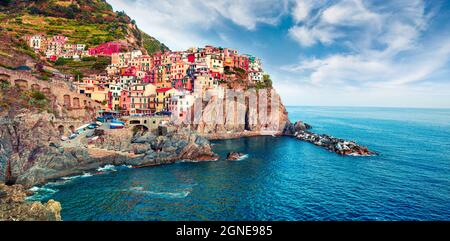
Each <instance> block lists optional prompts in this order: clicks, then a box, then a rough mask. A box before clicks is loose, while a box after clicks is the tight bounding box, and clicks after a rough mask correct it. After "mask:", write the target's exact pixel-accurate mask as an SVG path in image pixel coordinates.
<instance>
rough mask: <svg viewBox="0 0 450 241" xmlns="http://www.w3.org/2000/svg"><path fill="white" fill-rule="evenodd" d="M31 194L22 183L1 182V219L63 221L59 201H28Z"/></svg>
mask: <svg viewBox="0 0 450 241" xmlns="http://www.w3.org/2000/svg"><path fill="white" fill-rule="evenodd" d="M29 194H30V193H29V191H28V190H26V189H25V188H24V187H23V186H22V185H13V186H6V185H4V184H1V183H0V221H61V204H60V203H59V202H56V201H54V200H49V201H48V202H47V203H44V204H42V203H41V202H28V201H26V199H25V198H26V197H27V195H29Z"/></svg>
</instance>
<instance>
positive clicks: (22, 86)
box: [14, 79, 28, 90]
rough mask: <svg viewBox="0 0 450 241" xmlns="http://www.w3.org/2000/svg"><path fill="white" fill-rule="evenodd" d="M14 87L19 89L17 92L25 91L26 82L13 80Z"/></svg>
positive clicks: (26, 87)
mask: <svg viewBox="0 0 450 241" xmlns="http://www.w3.org/2000/svg"><path fill="white" fill-rule="evenodd" d="M14 85H15V86H16V87H17V88H19V90H27V89H28V81H26V80H24V79H16V80H14Z"/></svg>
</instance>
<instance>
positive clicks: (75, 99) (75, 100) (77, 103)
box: [72, 97, 80, 109]
mask: <svg viewBox="0 0 450 241" xmlns="http://www.w3.org/2000/svg"><path fill="white" fill-rule="evenodd" d="M72 104H73V108H76V109H78V108H80V98H78V97H73V103H72Z"/></svg>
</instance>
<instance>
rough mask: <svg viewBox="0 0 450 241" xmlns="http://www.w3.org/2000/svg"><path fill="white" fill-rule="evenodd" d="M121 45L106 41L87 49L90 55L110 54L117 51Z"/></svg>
mask: <svg viewBox="0 0 450 241" xmlns="http://www.w3.org/2000/svg"><path fill="white" fill-rule="evenodd" d="M122 46H123V44H121V43H117V42H107V43H103V44H100V45H99V46H97V47H95V48H90V49H89V50H88V52H89V54H90V55H107V56H111V55H112V54H115V53H119V52H120V48H121V47H122Z"/></svg>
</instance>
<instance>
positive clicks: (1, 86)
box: [0, 80, 11, 90]
mask: <svg viewBox="0 0 450 241" xmlns="http://www.w3.org/2000/svg"><path fill="white" fill-rule="evenodd" d="M10 86H11V83H9V81H6V80H0V89H2V90H4V89H7V88H9V87H10Z"/></svg>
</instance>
